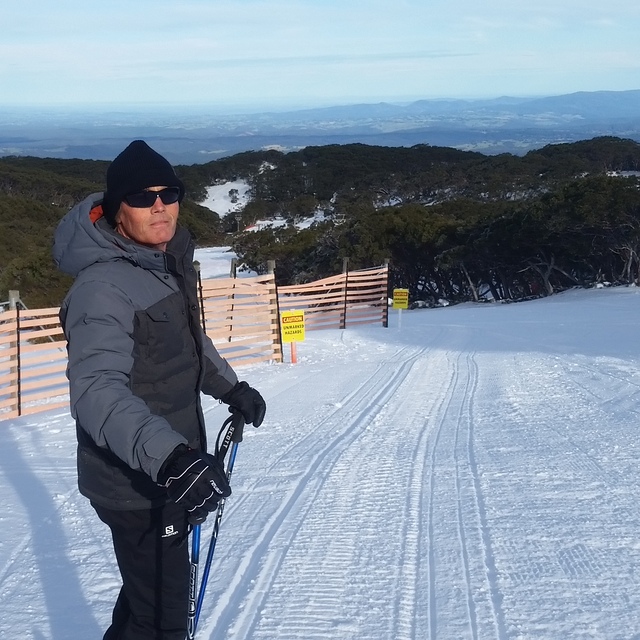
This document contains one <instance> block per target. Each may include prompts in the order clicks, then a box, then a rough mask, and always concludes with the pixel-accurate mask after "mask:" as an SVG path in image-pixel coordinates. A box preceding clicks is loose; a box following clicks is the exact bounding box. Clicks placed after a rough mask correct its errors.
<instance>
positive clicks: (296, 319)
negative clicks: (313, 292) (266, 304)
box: [280, 311, 304, 342]
mask: <svg viewBox="0 0 640 640" xmlns="http://www.w3.org/2000/svg"><path fill="white" fill-rule="evenodd" d="M280 326H281V327H282V342H302V341H303V340H304V311H283V312H282V313H281V314H280Z"/></svg>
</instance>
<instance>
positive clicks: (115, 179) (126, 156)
mask: <svg viewBox="0 0 640 640" xmlns="http://www.w3.org/2000/svg"><path fill="white" fill-rule="evenodd" d="M148 187H178V188H179V189H180V197H179V198H178V202H182V198H184V184H182V181H181V180H180V179H179V178H178V176H177V175H176V172H175V171H174V170H173V167H172V166H171V165H170V164H169V161H168V160H166V159H165V158H163V157H162V156H161V155H160V154H159V153H158V152H157V151H154V150H153V149H152V148H151V147H150V146H149V145H148V144H147V143H146V142H145V141H144V140H134V141H133V142H132V143H131V144H130V145H129V146H128V147H127V148H126V149H125V150H124V151H123V152H122V153H120V154H119V155H118V156H116V158H115V159H114V160H113V162H112V163H111V164H110V165H109V168H108V169H107V190H106V191H105V192H104V199H103V201H102V212H103V215H104V217H105V218H106V219H107V221H108V222H109V224H111V225H112V226H115V217H116V213H118V209H120V203H121V202H122V200H123V198H124V197H125V196H126V195H128V194H130V193H136V192H137V191H143V190H144V189H147V188H148Z"/></svg>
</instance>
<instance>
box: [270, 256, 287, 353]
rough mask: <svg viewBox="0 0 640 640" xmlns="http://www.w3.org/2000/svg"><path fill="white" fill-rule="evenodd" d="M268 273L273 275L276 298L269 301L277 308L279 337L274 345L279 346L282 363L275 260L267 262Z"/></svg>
mask: <svg viewBox="0 0 640 640" xmlns="http://www.w3.org/2000/svg"><path fill="white" fill-rule="evenodd" d="M267 273H268V274H270V275H273V286H274V297H273V298H272V299H271V300H270V301H269V306H273V307H275V310H276V320H277V324H278V335H277V336H276V340H275V341H274V344H275V345H277V349H276V350H279V351H280V361H281V362H282V361H283V360H284V356H283V349H282V326H281V323H280V300H279V299H278V283H277V282H276V261H275V260H267ZM274 303H275V304H274Z"/></svg>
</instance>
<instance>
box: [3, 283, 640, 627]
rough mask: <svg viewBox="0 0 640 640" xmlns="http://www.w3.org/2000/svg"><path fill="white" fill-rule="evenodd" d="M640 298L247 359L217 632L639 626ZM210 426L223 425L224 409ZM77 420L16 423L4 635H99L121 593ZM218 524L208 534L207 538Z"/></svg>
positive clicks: (585, 295) (462, 317)
mask: <svg viewBox="0 0 640 640" xmlns="http://www.w3.org/2000/svg"><path fill="white" fill-rule="evenodd" d="M639 309H640V290H637V289H635V288H617V289H599V290H589V291H570V292H567V293H564V294H561V295H556V296H553V297H551V298H548V299H544V300H538V301H533V302H524V303H519V304H512V305H491V304H485V305H473V304H465V305H460V306H451V307H447V308H441V309H433V310H416V311H409V312H406V311H405V312H403V316H402V323H401V328H399V326H398V324H399V323H398V316H397V312H392V314H391V318H390V326H389V328H387V329H385V328H382V327H378V326H375V327H374V326H369V327H360V328H353V329H347V330H345V331H338V330H328V331H320V332H313V333H308V334H307V341H306V342H304V343H302V344H300V345H299V346H298V364H295V365H292V364H288V363H286V364H282V365H260V366H255V367H251V368H246V369H242V370H240V374H241V376H242V377H243V378H245V379H247V380H248V381H249V382H250V383H251V384H253V385H255V386H256V387H258V388H259V389H260V390H261V391H262V393H263V394H264V396H265V398H266V399H267V403H268V411H267V418H266V420H265V423H264V425H263V426H262V427H261V428H260V429H257V430H255V429H253V428H248V430H247V432H246V437H245V440H244V442H243V443H242V444H241V445H240V448H239V452H238V458H237V461H236V467H235V471H234V477H233V490H234V493H233V495H232V496H231V498H230V499H229V501H228V503H227V509H226V511H225V516H224V520H223V522H222V529H221V533H220V538H219V540H218V548H217V551H216V557H215V558H214V566H213V570H212V576H211V579H210V583H209V588H208V594H207V599H206V601H205V604H204V608H203V615H202V618H201V625H200V629H199V631H198V635H197V637H198V638H201V639H202V640H220V639H221V638H226V639H227V640H285V639H286V640H298V639H302V638H305V639H315V640H328V639H331V640H426V639H430V640H435V639H436V638H437V639H438V640H461V639H465V638H469V639H476V640H487V639H498V640H507V639H510V640H516V639H518V640H530V639H534V638H535V639H549V640H565V639H585V640H586V639H593V638H602V639H607V640H609V639H611V640H613V639H623V638H624V639H631V638H639V637H640V618H639V617H638V611H639V610H640V507H639V506H638V505H639V504H640V438H639V437H638V431H639V423H640V340H639V339H638V326H639V321H638V315H639V314H638V310H639ZM205 410H206V416H207V419H208V423H209V426H210V430H211V432H212V433H214V432H216V431H217V429H218V426H219V425H220V424H221V422H222V420H223V419H224V417H225V416H226V411H225V410H224V407H222V406H220V405H219V404H218V403H217V402H215V401H213V400H211V399H208V400H205ZM74 439H75V436H74V426H73V423H72V420H71V419H70V417H69V415H68V413H67V412H66V411H51V412H49V413H48V414H41V415H36V416H31V417H24V418H21V419H16V420H11V421H6V422H2V423H0V443H1V444H2V447H1V448H0V474H1V476H2V486H3V491H2V493H1V494H0V524H1V526H2V536H0V638H3V639H4V638H7V640H9V639H13V638H20V639H21V640H73V639H79V638H82V639H85V638H86V639H93V638H100V637H101V632H102V631H103V630H104V629H105V628H106V626H107V625H108V622H109V617H110V611H111V607H112V605H113V601H114V599H115V597H116V595H117V592H118V589H119V583H118V573H117V570H116V568H115V565H114V562H113V559H112V556H111V551H110V540H109V536H108V534H107V530H106V527H105V526H104V525H102V523H100V522H99V521H98V519H97V517H96V516H95V515H94V513H93V511H92V509H91V507H90V506H89V504H88V502H87V501H86V500H85V499H84V498H82V497H80V496H79V495H78V493H77V491H76V487H75V441H74ZM208 531H210V523H207V524H206V525H205V526H204V531H203V535H204V540H206V539H207V537H208Z"/></svg>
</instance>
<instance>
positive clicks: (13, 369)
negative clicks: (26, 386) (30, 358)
mask: <svg viewBox="0 0 640 640" xmlns="http://www.w3.org/2000/svg"><path fill="white" fill-rule="evenodd" d="M19 303H20V292H19V291H17V290H15V289H11V290H9V310H10V311H15V312H16V339H15V342H10V343H9V348H10V349H11V350H13V349H15V355H12V356H11V357H10V358H9V359H10V361H11V363H12V364H11V366H10V367H9V375H10V376H11V377H12V378H13V380H12V382H11V383H9V384H10V385H13V384H15V388H16V392H15V393H12V394H11V397H12V398H15V400H16V402H15V405H14V406H15V409H16V411H17V412H18V415H19V416H20V415H22V389H21V386H22V383H21V380H20V304H19Z"/></svg>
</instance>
